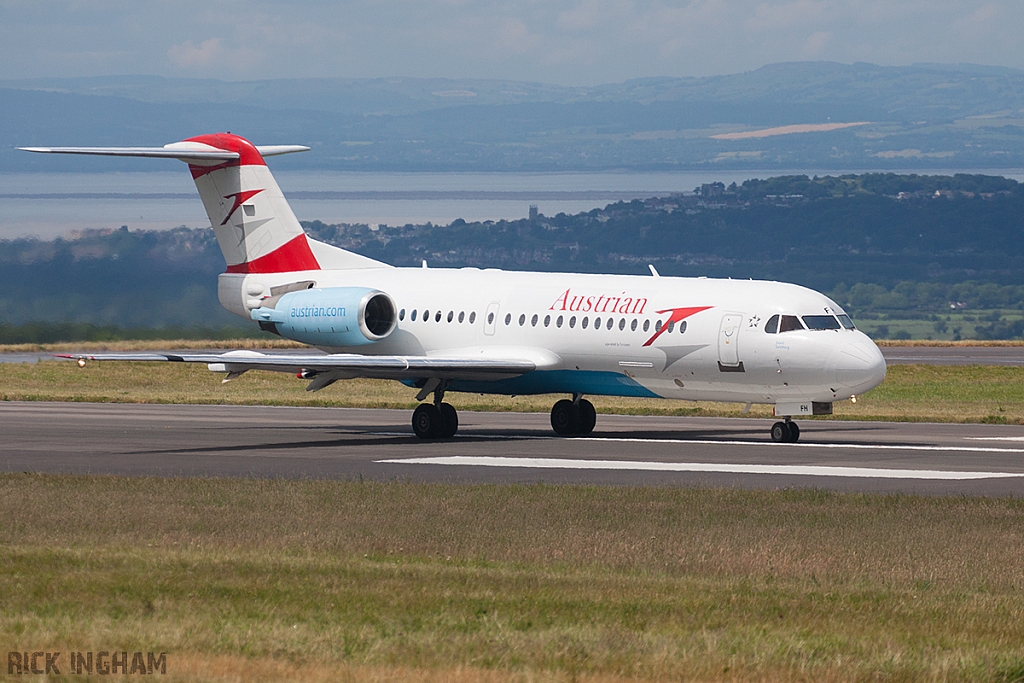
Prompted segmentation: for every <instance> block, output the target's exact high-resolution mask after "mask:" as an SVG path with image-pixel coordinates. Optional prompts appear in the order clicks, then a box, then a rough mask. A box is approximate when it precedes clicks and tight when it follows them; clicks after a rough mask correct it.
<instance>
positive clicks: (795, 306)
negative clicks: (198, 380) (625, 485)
mask: <svg viewBox="0 0 1024 683" xmlns="http://www.w3.org/2000/svg"><path fill="white" fill-rule="evenodd" d="M24 149H27V150H29V151H35V152H57V153H69V154H103V155H115V156H139V157H163V158H174V159H180V160H181V161H184V162H186V163H187V164H188V165H189V169H190V171H191V173H192V177H193V179H194V180H195V183H196V187H197V188H198V190H199V195H200V197H201V198H202V200H203V204H204V205H205V207H206V211H207V214H208V215H209V217H210V223H211V225H212V226H213V230H214V231H215V233H216V236H217V241H218V244H219V245H220V247H221V250H222V252H223V254H224V258H225V261H226V263H227V268H226V272H225V273H223V274H222V275H221V276H220V278H219V282H218V293H219V298H220V301H221V303H222V305H223V306H224V307H225V308H227V309H228V310H229V311H231V312H233V313H236V314H237V315H240V316H242V317H244V318H246V319H250V320H253V321H255V322H256V323H257V324H258V325H259V326H260V327H261V328H262V329H264V330H267V331H269V332H272V333H274V334H278V335H281V336H282V337H286V338H288V339H293V340H296V341H299V342H302V343H305V344H309V345H311V346H314V347H317V348H318V349H320V350H321V351H323V352H326V354H324V353H308V354H287V355H285V354H277V355H275V354H264V353H257V352H253V351H230V352H227V353H223V354H190V355H167V354H145V353H109V354H96V355H89V356H81V357H79V359H80V362H84V360H85V359H86V358H90V359H97V360H153V361H172V362H201V363H207V364H208V365H209V368H210V369H211V370H213V371H216V372H225V373H227V378H228V379H231V378H234V377H237V376H239V375H240V374H242V373H244V372H247V371H249V370H271V371H281V372H293V373H296V374H297V375H298V376H299V377H301V378H304V379H307V380H310V383H309V385H308V387H307V389H308V390H310V391H317V390H320V389H323V388H324V387H327V386H329V385H331V384H333V383H334V382H337V381H339V380H344V379H351V378H355V377H376V378H384V379H394V380H399V381H401V382H403V383H405V384H406V385H408V386H410V387H413V388H414V389H416V390H418V393H417V399H418V400H420V401H424V400H426V399H428V398H431V399H432V400H430V401H428V402H425V403H422V404H421V405H420V406H419V407H418V408H416V410H415V411H414V413H413V418H412V424H413V429H414V431H415V433H416V434H417V435H418V436H419V437H421V438H424V439H432V438H443V437H450V436H452V435H454V434H455V432H456V430H457V429H458V415H457V413H456V411H455V409H454V408H453V407H452V406H451V405H450V404H449V403H446V402H445V401H444V397H445V394H446V392H449V391H464V392H474V393H484V394H505V395H524V394H566V395H568V396H571V398H565V399H562V400H559V401H558V402H556V403H555V404H554V407H553V408H552V409H551V425H552V427H553V428H554V430H555V431H556V432H557V433H559V434H566V435H573V434H575V435H579V434H587V433H589V432H591V431H592V430H593V429H594V425H595V422H596V414H595V411H594V406H593V404H591V403H590V402H589V401H588V400H586V399H585V398H584V396H585V395H604V396H630V397H644V398H672V399H686V400H704V401H728V402H739V403H763V404H771V405H774V407H775V414H776V415H777V416H779V417H780V418H782V419H781V420H780V421H778V422H776V423H775V424H774V425H773V426H772V430H771V436H772V439H774V440H775V441H781V442H792V441H796V440H797V439H798V438H799V436H800V430H799V427H797V425H796V423H795V422H793V421H792V418H793V417H794V416H798V415H823V414H825V415H827V414H831V412H832V404H833V403H834V402H835V401H840V400H845V399H850V398H853V397H855V396H857V395H859V394H862V393H864V392H866V391H868V390H870V389H872V388H874V387H876V386H878V384H880V383H881V381H882V379H883V378H884V377H885V361H884V359H883V358H882V354H881V353H880V352H879V350H878V348H877V347H876V346H875V344H874V343H873V342H872V341H871V340H870V339H869V338H868V337H867V336H865V335H864V334H863V333H862V332H860V331H858V330H857V329H856V327H855V326H854V324H853V322H852V321H851V319H850V317H849V316H848V315H846V313H845V312H844V311H843V310H842V308H841V307H839V306H838V305H836V303H835V302H833V301H831V300H830V299H829V298H828V297H826V296H824V295H822V294H819V293H818V292H815V291H812V290H810V289H807V288H804V287H799V286H797V285H792V284H786V283H780V282H764V281H754V280H720V279H708V278H675V277H660V276H659V275H658V273H657V272H656V271H655V270H654V268H653V267H652V268H651V274H650V275H649V276H635V275H589V274H571V273H526V272H510V271H501V270H493V269H484V270H481V269H477V268H461V269H436V268H427V267H426V264H425V263H424V264H423V267H422V268H396V267H393V266H390V265H388V264H385V263H381V262H379V261H375V260H373V259H369V258H366V257H364V256H361V255H358V254H355V253H352V252H350V251H346V250H344V249H339V248H337V247H333V246H330V245H328V244H324V243H322V242H318V241H316V240H313V239H310V238H308V237H307V236H306V234H305V233H304V232H303V230H302V227H301V226H300V225H299V222H298V220H297V219H296V218H295V215H294V214H293V213H292V210H291V208H290V207H289V206H288V203H287V201H286V200H285V198H284V196H283V194H282V193H281V190H280V188H279V187H278V185H277V182H276V181H275V180H274V178H273V176H272V175H271V173H270V171H269V169H268V168H267V166H266V163H265V161H264V157H267V156H272V155H276V154H286V153H289V152H297V151H305V150H306V149H308V148H306V147H300V146H288V145H283V146H282V145H279V146H259V147H257V146H255V145H253V144H251V143H250V142H249V141H247V140H245V139H244V138H241V137H239V136H237V135H231V134H227V133H221V134H214V135H202V136H199V137H195V138H190V139H188V140H185V141H183V142H177V143H173V144H170V145H166V146H164V147H155V148H148V147H143V148H138V147H127V148H109V147H104V148H95V147H85V148H82V147H71V148H69V147H63V148H50V147H47V148H38V147H36V148H24Z"/></svg>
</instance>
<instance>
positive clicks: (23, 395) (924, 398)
mask: <svg viewBox="0 0 1024 683" xmlns="http://www.w3.org/2000/svg"><path fill="white" fill-rule="evenodd" d="M305 386H306V382H305V381H301V380H298V379H296V378H295V377H293V376H291V375H289V374H286V373H269V372H250V373H247V374H246V375H243V376H242V377H240V378H238V379H236V380H233V381H231V382H229V383H227V384H222V383H221V381H220V376H219V375H215V374H213V373H211V372H209V371H208V370H206V368H205V367H204V366H201V365H184V364H177V363H89V364H87V365H86V367H85V368H79V367H78V366H77V365H76V364H74V363H71V362H67V361H52V362H41V363H38V364H36V365H27V364H17V363H3V364H0V400H8V401H14V400H19V401H26V400H27V401H33V400H39V401H43V400H45V401H94V402H121V403H193V404H211V403H212V404H246V405H256V404H262V405H300V406H331V407H358V408H400V409H411V408H413V407H415V406H416V401H415V394H416V391H415V390H414V389H410V388H408V387H406V386H403V385H402V384H399V383H398V382H389V381H381V380H347V381H343V382H338V383H337V384H335V385H333V386H331V387H329V388H327V389H325V390H323V391H320V392H316V393H309V392H306V391H305ZM447 399H448V400H449V401H450V402H451V403H452V404H453V405H454V406H455V407H456V408H459V409H462V410H486V411H520V412H547V411H549V410H550V409H551V405H552V403H553V402H554V400H553V397H551V396H519V397H515V398H511V397H507V396H481V395H477V394H457V393H451V394H449V395H448V397H447ZM591 400H593V402H594V404H595V406H596V407H597V409H598V411H599V412H601V413H619V414H632V415H679V416H725V417H740V416H743V415H744V413H743V408H744V406H743V405H741V404H720V403H709V402H690V401H665V400H657V399H634V398H618V397H602V396H598V397H591ZM771 411H772V409H771V406H753V407H752V408H751V410H750V411H749V413H746V415H749V416H752V417H767V416H769V415H771ZM835 413H836V415H835V417H836V418H839V419H856V420H903V421H932V422H998V423H1008V424H1024V368H1019V367H1000V366H981V367H979V366H968V367H965V366H927V365H894V366H892V367H890V368H889V374H888V376H887V378H886V380H885V383H883V384H882V386H880V387H879V388H877V389H875V390H874V391H872V392H870V393H868V394H867V395H865V396H862V397H860V399H859V400H858V402H857V403H856V404H852V403H850V402H848V401H844V402H841V403H837V404H836V405H835Z"/></svg>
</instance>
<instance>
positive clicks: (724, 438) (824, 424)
mask: <svg viewBox="0 0 1024 683" xmlns="http://www.w3.org/2000/svg"><path fill="white" fill-rule="evenodd" d="M409 420H410V412H409V411H395V410H359V409H341V408H290V407H267V406H182V405H134V404H125V405H119V404H88V403H86V404H81V403H41V402H40V403H35V402H29V403H16V402H4V403H0V425H2V427H0V428H2V430H3V434H4V438H3V440H2V443H0V471H7V472H66V473H92V474H101V473H102V474H122V475H156V476H213V477H269V478H318V479H357V478H360V477H362V478H368V479H374V480H381V481H392V480H400V481H445V482H495V483H509V482H540V481H544V482H551V483H591V484H608V485H636V484H645V485H683V486H726V487H741V488H769V489H775V488H784V487H796V488H824V489H831V490H840V491H865V492H867V491H878V492H897V491H898V492H908V493H922V494H933V495H940V494H957V495H987V496H1005V495H1013V496H1020V495H1024V428H1022V427H1015V426H1005V425H949V424H908V423H887V422H844V421H821V420H802V421H800V425H801V427H802V435H801V440H800V443H798V444H792V445H790V444H774V443H772V442H771V441H770V439H769V437H768V430H769V427H770V424H771V421H770V420H760V419H715V418H665V417H633V416H611V415H599V416H598V426H597V430H596V431H595V432H594V434H593V435H592V436H591V437H588V438H559V437H555V436H554V435H553V434H552V432H551V431H550V426H549V424H548V416H547V415H546V414H536V413H532V414H530V413H528V414H521V413H469V412H464V413H460V420H461V427H460V430H459V434H458V435H457V436H456V437H455V438H454V439H451V440H447V441H439V442H421V441H420V440H418V439H417V438H416V437H415V436H413V434H412V430H411V427H410V424H409Z"/></svg>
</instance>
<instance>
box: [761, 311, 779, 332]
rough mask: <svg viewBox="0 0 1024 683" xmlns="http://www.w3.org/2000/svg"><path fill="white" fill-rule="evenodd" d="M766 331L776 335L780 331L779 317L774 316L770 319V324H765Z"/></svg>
mask: <svg viewBox="0 0 1024 683" xmlns="http://www.w3.org/2000/svg"><path fill="white" fill-rule="evenodd" d="M764 331H765V332H767V333H768V334H775V333H776V332H778V331H779V316H777V315H773V316H772V317H770V318H768V322H766V323H765V324H764Z"/></svg>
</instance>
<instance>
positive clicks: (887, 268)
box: [0, 174, 1024, 338]
mask: <svg viewBox="0 0 1024 683" xmlns="http://www.w3.org/2000/svg"><path fill="white" fill-rule="evenodd" d="M304 225H305V227H306V229H307V231H308V232H309V233H310V234H312V235H313V236H314V237H316V238H318V239H321V240H323V241H326V242H329V243H332V244H336V245H338V246H341V247H344V248H348V249H352V250H354V251H357V252H359V253H362V254H365V255H367V256H371V257H374V258H379V259H381V260H384V261H386V262H388V263H392V264H394V265H400V266H417V265H419V263H420V261H421V260H422V259H426V260H427V261H428V263H429V265H431V266H432V267H462V266H478V267H500V268H506V269H526V270H546V271H583V272H612V273H633V274H646V273H647V272H648V271H647V266H648V264H654V265H655V266H656V267H657V268H658V270H659V271H660V272H661V274H663V275H690V276H700V275H707V276H712V277H735V278H748V277H754V278H763V279H776V280H783V281H789V282H796V283H799V284H803V285H806V286H810V287H812V288H814V289H818V290H821V291H825V292H830V293H832V295H833V296H835V297H836V298H837V300H838V301H839V302H840V303H841V304H843V305H844V306H848V307H849V309H850V310H851V311H853V312H854V313H856V314H857V315H858V316H866V317H870V316H874V315H877V314H879V313H886V314H899V315H900V316H903V317H907V316H911V317H914V316H917V317H920V316H935V315H937V314H948V313H949V312H950V307H951V306H952V307H953V308H955V309H956V310H957V311H959V312H960V313H963V312H964V311H968V312H970V311H974V310H980V309H984V310H989V311H991V310H992V309H1001V310H1003V311H1007V310H1009V311H1016V312H1017V313H1016V314H1015V315H1017V317H1018V318H1019V317H1020V314H1021V313H1024V240H1022V239H1021V236H1022V235H1024V185H1021V184H1019V183H1017V182H1016V181H1013V180H1007V179H1005V178H1001V177H995V176H980V175H957V176H918V175H909V176H908V175H903V176H898V175H892V174H867V175H858V176H842V177H832V176H826V177H820V178H808V177H807V176H788V177H776V178H769V179H766V180H751V181H748V182H746V183H744V184H743V185H740V186H735V185H734V186H730V187H725V186H724V185H722V184H720V183H714V184H707V185H704V186H702V187H701V188H698V191H697V192H695V193H686V194H678V195H672V196H669V197H658V198H651V199H648V200H634V201H632V202H619V203H615V204H610V205H608V206H607V207H606V208H604V209H595V210H593V211H590V212H587V213H581V214H577V215H572V216H569V215H564V214H559V215H558V216H543V215H541V216H538V218H537V219H536V220H533V221H531V220H529V219H523V220H518V221H498V222H493V221H487V222H478V223H466V222H465V221H461V220H460V221H455V222H454V223H453V224H452V225H450V226H434V225H429V224H428V225H418V226H414V225H409V226H373V227H372V228H371V226H368V225H325V224H323V223H320V222H311V223H306V224H304ZM223 268H224V262H223V259H222V257H221V254H220V251H219V249H218V247H217V244H216V240H215V238H214V236H213V231H212V230H209V229H205V230H193V229H189V228H178V229H175V230H170V231H166V232H129V231H128V230H117V231H105V232H100V231H93V232H87V233H85V234H84V235H83V236H82V237H80V238H78V239H74V240H55V241H40V240H29V239H22V240H15V241H4V242H0V288H2V290H3V291H4V296H3V297H2V298H0V337H4V335H5V334H7V333H6V332H4V330H5V329H7V328H6V327H4V326H5V325H6V326H8V327H9V326H10V325H24V324H26V323H30V322H33V321H35V322H43V323H49V324H57V323H60V324H84V323H92V324H95V325H106V326H115V327H121V328H146V327H148V328H159V327H174V328H177V329H181V328H189V327H204V328H216V329H220V328H225V327H232V328H234V329H245V330H248V331H250V332H251V331H252V329H251V326H246V323H245V321H243V320H241V319H239V318H236V317H234V316H232V315H230V314H229V313H227V312H226V311H224V310H223V309H222V308H221V307H220V305H219V303H218V302H217V292H216V278H217V274H218V273H220V272H222V271H223ZM985 320H986V324H988V327H986V328H984V330H987V332H984V333H985V334H988V335H989V336H991V337H1008V336H1013V337H1019V336H1021V334H1022V333H1024V322H1019V321H1017V322H1014V321H1016V320H1017V318H1014V319H1013V320H1010V319H1006V320H1004V319H1003V318H1002V314H1001V313H998V314H996V315H995V317H993V318H991V319H989V318H986V319H985ZM1018 323H1019V324H1018ZM61 329H65V328H61ZM978 330H979V334H980V333H981V332H982V331H983V329H982V328H978ZM43 332H45V333H46V334H55V332H54V331H53V330H52V329H51V330H49V331H48V332H47V331H46V330H43V331H42V332H40V334H43ZM16 334H24V330H22V331H17V330H15V331H14V332H10V334H8V335H7V336H8V337H10V336H11V335H15V336H16ZM4 338H7V337H4ZM40 338H43V337H40Z"/></svg>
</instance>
